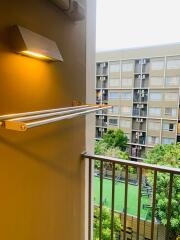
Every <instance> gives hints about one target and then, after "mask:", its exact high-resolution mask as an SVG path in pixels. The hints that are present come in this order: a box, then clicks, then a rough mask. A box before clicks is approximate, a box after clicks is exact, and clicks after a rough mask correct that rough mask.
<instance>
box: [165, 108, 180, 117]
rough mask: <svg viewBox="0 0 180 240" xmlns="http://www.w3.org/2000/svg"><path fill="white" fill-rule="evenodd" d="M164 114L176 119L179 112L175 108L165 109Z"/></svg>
mask: <svg viewBox="0 0 180 240" xmlns="http://www.w3.org/2000/svg"><path fill="white" fill-rule="evenodd" d="M164 114H165V115H168V116H172V117H176V115H177V111H176V109H175V108H165V112H164Z"/></svg>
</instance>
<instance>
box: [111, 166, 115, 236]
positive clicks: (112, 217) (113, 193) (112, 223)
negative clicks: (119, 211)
mask: <svg viewBox="0 0 180 240" xmlns="http://www.w3.org/2000/svg"><path fill="white" fill-rule="evenodd" d="M114 197H115V163H113V164H112V201H111V240H113V235H114Z"/></svg>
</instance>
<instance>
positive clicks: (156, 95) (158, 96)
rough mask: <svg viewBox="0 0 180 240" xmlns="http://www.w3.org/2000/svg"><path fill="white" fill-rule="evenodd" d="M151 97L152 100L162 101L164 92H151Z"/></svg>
mask: <svg viewBox="0 0 180 240" xmlns="http://www.w3.org/2000/svg"><path fill="white" fill-rule="evenodd" d="M149 99H150V100H151V101H160V100H161V99H162V94H161V93H155V92H154V93H150V94H149Z"/></svg>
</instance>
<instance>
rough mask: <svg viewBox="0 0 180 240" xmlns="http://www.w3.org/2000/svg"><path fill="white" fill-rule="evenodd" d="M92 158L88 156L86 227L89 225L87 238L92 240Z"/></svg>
mask: <svg viewBox="0 0 180 240" xmlns="http://www.w3.org/2000/svg"><path fill="white" fill-rule="evenodd" d="M91 183H92V159H91V158H89V223H88V227H89V232H88V239H89V240H92V239H91V238H92V234H91V228H92V219H91V214H92V212H91V210H92V205H91V201H92V184H91Z"/></svg>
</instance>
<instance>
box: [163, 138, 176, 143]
mask: <svg viewBox="0 0 180 240" xmlns="http://www.w3.org/2000/svg"><path fill="white" fill-rule="evenodd" d="M174 143H175V139H174V138H162V144H174Z"/></svg>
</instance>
